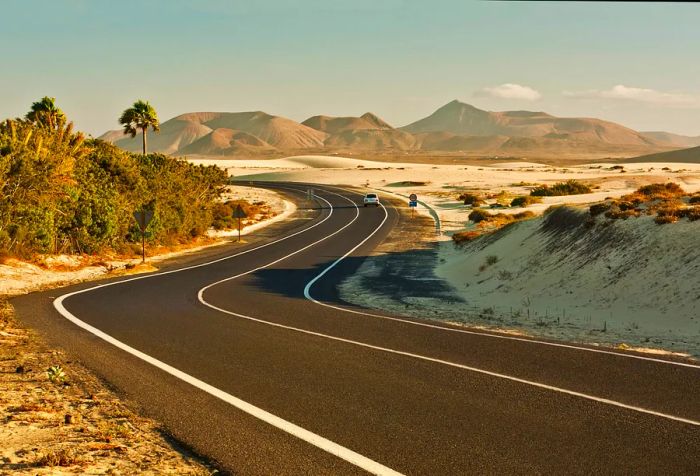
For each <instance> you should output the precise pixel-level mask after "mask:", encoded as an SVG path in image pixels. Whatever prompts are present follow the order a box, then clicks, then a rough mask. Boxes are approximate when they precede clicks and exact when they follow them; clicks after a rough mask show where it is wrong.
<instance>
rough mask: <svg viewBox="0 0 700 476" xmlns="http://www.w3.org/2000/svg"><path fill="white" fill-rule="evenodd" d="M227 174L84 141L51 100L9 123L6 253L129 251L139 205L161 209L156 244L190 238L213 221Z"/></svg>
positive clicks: (2, 237) (2, 127)
mask: <svg viewBox="0 0 700 476" xmlns="http://www.w3.org/2000/svg"><path fill="white" fill-rule="evenodd" d="M139 127H140V126H139ZM225 181H226V175H225V173H224V171H222V170H221V169H219V168H217V167H204V166H199V165H193V164H190V163H189V162H187V161H185V160H183V159H178V158H173V157H168V156H165V155H162V154H148V155H146V154H132V153H129V152H125V151H123V150H121V149H119V148H117V147H115V146H113V145H111V144H109V143H106V142H103V141H100V140H97V139H85V137H84V136H83V134H82V133H80V132H76V131H74V130H73V124H72V123H70V122H68V121H67V119H66V117H65V115H64V114H63V113H62V112H61V111H60V109H58V108H57V107H56V106H55V104H54V103H53V100H52V99H51V98H44V99H42V100H41V101H39V102H37V103H34V104H33V105H32V110H31V111H30V113H28V114H27V116H26V117H25V118H23V119H7V120H5V121H4V122H2V123H0V254H2V255H5V256H17V257H22V258H31V257H33V256H34V255H35V254H37V253H52V254H57V253H71V254H83V253H85V254H96V253H101V252H104V251H116V252H119V253H122V252H130V251H131V245H132V244H135V243H140V241H141V232H140V230H139V228H138V226H137V224H136V222H135V220H134V218H133V216H132V214H133V213H134V211H136V210H149V211H152V212H153V220H152V221H151V223H150V225H149V227H148V232H147V234H146V241H147V243H149V244H150V245H172V244H177V243H185V242H188V241H190V240H192V239H193V238H196V237H198V236H200V235H203V234H204V233H205V232H206V231H207V229H209V227H210V226H211V225H212V223H213V213H214V208H215V206H216V204H217V200H218V198H219V196H220V193H221V191H222V188H223V185H224V184H225Z"/></svg>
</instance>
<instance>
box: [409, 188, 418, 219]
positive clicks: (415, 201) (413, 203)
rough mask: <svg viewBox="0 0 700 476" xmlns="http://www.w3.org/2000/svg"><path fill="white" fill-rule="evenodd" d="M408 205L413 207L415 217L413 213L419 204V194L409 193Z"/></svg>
mask: <svg viewBox="0 0 700 476" xmlns="http://www.w3.org/2000/svg"><path fill="white" fill-rule="evenodd" d="M408 206H409V207H410V208H411V217H413V213H414V212H415V210H416V207H417V206H418V196H417V195H416V194H415V193H412V194H411V195H409V197H408Z"/></svg>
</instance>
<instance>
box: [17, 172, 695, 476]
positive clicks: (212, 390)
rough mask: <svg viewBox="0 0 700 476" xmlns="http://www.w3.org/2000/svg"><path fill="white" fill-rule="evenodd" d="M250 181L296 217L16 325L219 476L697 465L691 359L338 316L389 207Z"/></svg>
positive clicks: (24, 316) (47, 295)
mask: <svg viewBox="0 0 700 476" xmlns="http://www.w3.org/2000/svg"><path fill="white" fill-rule="evenodd" d="M261 185H263V186H269V187H280V186H281V187H285V188H283V189H280V190H281V191H282V192H283V193H285V194H286V195H288V196H289V198H290V199H293V200H295V201H297V202H298V204H299V206H300V212H299V213H298V214H297V216H296V217H295V218H294V219H292V220H289V221H287V222H285V223H280V224H276V225H272V226H271V227H269V228H267V229H264V230H262V231H261V232H260V233H258V234H257V236H256V237H255V239H253V240H251V242H250V243H247V244H245V245H230V246H225V247H220V248H218V249H213V250H209V251H207V252H205V253H202V254H200V255H198V256H197V257H194V258H188V259H187V260H188V261H187V262H182V261H181V262H179V263H177V265H174V266H171V267H170V268H167V267H166V268H165V269H164V270H161V271H160V272H159V273H156V274H154V275H143V276H139V277H135V278H133V277H132V278H120V279H117V280H112V281H107V282H106V284H107V285H104V284H105V282H100V283H99V284H97V283H90V284H83V285H79V286H73V287H69V288H64V289H61V290H54V291H50V292H44V293H36V294H32V295H29V296H25V297H21V298H17V299H15V300H13V304H14V305H15V307H16V309H17V312H18V315H19V317H20V319H21V320H23V321H24V322H26V323H28V324H30V325H31V326H33V327H35V328H37V329H39V330H40V332H41V333H42V334H43V335H44V336H46V337H47V338H48V339H49V340H50V342H51V343H52V344H55V345H58V346H60V347H62V348H64V349H65V350H66V351H67V352H68V353H69V354H70V355H73V356H75V358H76V359H79V360H80V361H82V362H83V363H84V364H85V365H87V366H88V367H90V368H92V369H93V370H94V371H95V372H97V373H98V374H99V375H100V376H102V377H103V378H104V379H105V380H106V381H107V382H109V383H110V385H112V386H113V387H114V388H115V389H116V390H117V391H118V392H119V393H120V394H122V395H124V396H126V397H127V398H129V399H131V400H132V401H133V402H135V403H136V404H137V405H138V406H139V407H140V409H141V410H142V411H143V412H144V413H145V414H147V415H149V416H152V417H155V418H157V419H159V420H160V421H162V422H163V423H164V425H165V426H166V427H167V429H168V431H169V432H171V433H172V435H173V436H174V437H176V438H177V439H178V440H179V441H181V442H183V443H184V444H186V445H188V446H190V447H192V448H193V449H194V450H195V451H197V452H199V453H201V454H203V455H206V456H208V457H210V458H212V459H214V460H215V461H217V462H218V463H219V464H220V465H221V467H222V468H223V469H224V470H225V471H228V472H230V473H233V474H275V475H278V474H323V475H328V474H363V473H364V474H366V471H370V472H375V473H383V474H391V471H395V472H398V473H403V474H431V475H434V474H440V475H451V474H474V473H479V474H481V473H487V474H504V473H566V474H591V473H604V474H614V473H617V474H659V473H664V474H699V473H700V367H698V366H696V365H694V364H692V363H690V364H689V363H688V362H683V361H678V360H676V361H672V360H666V359H664V358H647V357H644V356H641V355H639V354H634V353H623V352H617V351H607V350H604V349H597V348H595V347H585V346H578V345H558V344H556V343H551V342H544V341H536V340H530V339H522V338H513V337H510V336H505V335H494V334H491V333H485V332H480V331H470V330H468V329H462V328H456V327H451V326H449V325H441V324H439V323H435V322H434V321H430V320H423V321H422V320H416V319H403V318H401V317H400V316H379V315H373V314H375V312H372V311H367V310H363V309H359V308H357V307H353V306H350V305H348V304H346V303H343V302H342V301H340V299H339V297H338V295H337V292H336V285H337V284H338V283H339V282H340V281H341V280H342V279H343V277H345V276H347V275H348V273H352V272H353V270H354V269H355V268H356V267H357V266H359V265H360V264H361V262H362V258H363V257H364V256H366V255H367V254H368V253H369V252H370V251H371V250H372V249H373V248H374V247H375V246H376V245H377V244H378V243H380V242H381V241H382V240H383V239H384V238H385V237H386V235H387V234H388V233H389V232H390V230H391V229H392V227H393V226H394V225H395V223H396V221H397V217H398V212H397V211H396V209H395V208H393V207H392V206H391V205H390V203H389V202H387V201H385V202H384V205H386V208H384V207H382V208H363V207H362V206H361V195H359V194H358V193H357V192H352V191H347V190H341V189H336V188H331V187H321V186H314V189H315V191H316V195H317V197H318V198H317V200H316V201H315V202H313V203H312V202H310V201H308V200H307V199H306V198H305V191H306V186H303V185H299V184H280V185H272V184H261ZM357 204H360V207H359V208H358V207H357V206H356V205H357ZM306 207H310V208H312V209H308V210H305V209H304V208H306ZM341 258H342V259H341ZM339 259H341V260H340V261H338V260H339ZM329 267H330V268H329ZM319 275H321V276H320V278H319ZM316 278H318V279H316ZM96 286H97V287H96ZM72 293H75V294H72ZM67 294H68V296H66V295H67ZM59 296H63V297H62V298H60V299H58V300H56V298H58V297H59ZM57 309H59V310H60V311H61V313H59V311H58V310H57ZM345 309H348V310H349V311H351V312H348V311H347V310H345ZM366 311H367V312H369V314H366V313H365V312H366Z"/></svg>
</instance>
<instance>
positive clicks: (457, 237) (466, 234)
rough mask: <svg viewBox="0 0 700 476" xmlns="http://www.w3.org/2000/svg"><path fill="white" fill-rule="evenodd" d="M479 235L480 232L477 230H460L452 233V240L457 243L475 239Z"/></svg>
mask: <svg viewBox="0 0 700 476" xmlns="http://www.w3.org/2000/svg"><path fill="white" fill-rule="evenodd" d="M481 235H482V234H481V233H479V232H478V231H460V232H457V233H454V234H453V235H452V241H454V242H455V243H457V244H462V243H466V242H469V241H472V240H475V239H477V238H478V237H480V236H481Z"/></svg>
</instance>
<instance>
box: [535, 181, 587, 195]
mask: <svg viewBox="0 0 700 476" xmlns="http://www.w3.org/2000/svg"><path fill="white" fill-rule="evenodd" d="M584 193H591V187H589V186H588V185H586V184H584V183H581V182H579V181H578V180H573V179H572V180H567V181H566V182H559V183H555V184H554V185H552V186H551V187H550V186H549V185H540V186H539V187H536V188H534V189H533V190H532V191H531V192H530V195H532V196H534V197H551V196H561V195H581V194H584Z"/></svg>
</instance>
